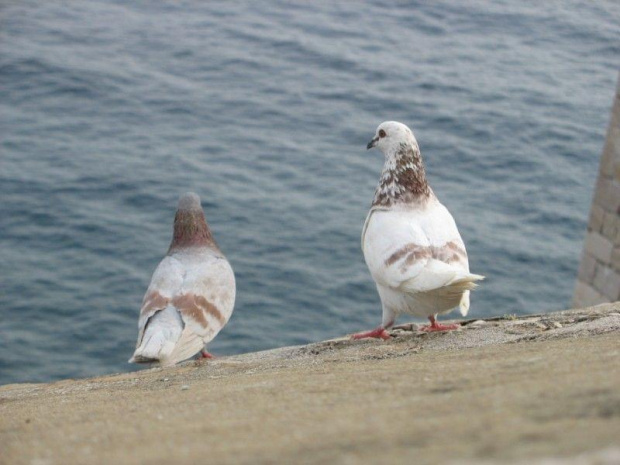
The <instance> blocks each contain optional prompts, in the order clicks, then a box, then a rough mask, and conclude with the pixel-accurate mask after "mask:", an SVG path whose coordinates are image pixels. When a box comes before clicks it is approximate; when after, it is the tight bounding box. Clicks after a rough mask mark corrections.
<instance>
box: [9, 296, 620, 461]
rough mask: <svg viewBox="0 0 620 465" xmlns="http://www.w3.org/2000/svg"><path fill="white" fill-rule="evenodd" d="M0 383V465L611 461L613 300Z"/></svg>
mask: <svg viewBox="0 0 620 465" xmlns="http://www.w3.org/2000/svg"><path fill="white" fill-rule="evenodd" d="M415 329H416V327H415V325H409V326H405V328H404V329H397V330H394V331H393V332H392V334H393V336H395V337H394V338H393V339H392V340H391V341H387V342H383V341H377V340H372V341H355V342H352V341H349V340H348V339H338V340H333V341H326V342H321V343H317V344H311V345H308V346H303V347H288V348H283V349H277V350H272V351H266V352H259V353H252V354H245V355H240V356H234V357H225V358H221V359H216V360H214V361H200V362H188V363H186V364H184V365H182V366H179V367H176V368H169V369H158V368H156V369H151V370H145V371H141V372H138V373H129V374H121V375H114V376H105V377H100V378H93V379H85V380H77V381H76V380H67V381H62V382H57V383H52V384H37V385H34V384H25V385H24V384H22V385H15V384H14V385H8V386H4V387H1V388H0V451H2V452H1V453H0V462H1V463H6V464H28V465H31V464H32V465H44V464H49V465H52V464H62V465H64V464H73V463H80V464H112V463H114V464H125V463H127V464H138V463H148V464H171V463H174V464H196V463H209V464H219V463H240V464H243V463H247V464H262V463H265V464H267V463H270V464H271V463H282V464H306V463H308V464H309V463H313V464H314V463H316V464H347V465H348V464H358V463H407V464H410V463H530V461H531V459H534V458H535V459H538V460H542V459H544V460H545V462H544V463H550V464H555V463H575V464H576V463H580V464H581V463H601V464H604V463H619V462H620V439H619V438H620V362H619V360H620V303H616V304H606V305H600V306H598V307H592V308H589V309H584V310H572V311H566V312H558V313H553V314H547V315H542V316H530V317H524V318H510V317H506V318H496V319H490V320H478V321H474V320H470V321H468V322H466V324H465V325H464V326H463V328H462V329H461V330H459V331H456V332H451V333H441V334H421V333H418V332H417V331H415Z"/></svg>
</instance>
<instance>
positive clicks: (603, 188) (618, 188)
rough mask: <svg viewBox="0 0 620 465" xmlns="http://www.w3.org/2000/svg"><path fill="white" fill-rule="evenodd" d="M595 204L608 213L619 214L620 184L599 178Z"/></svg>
mask: <svg viewBox="0 0 620 465" xmlns="http://www.w3.org/2000/svg"><path fill="white" fill-rule="evenodd" d="M594 204H595V205H598V206H600V207H602V208H603V210H605V211H606V212H614V213H618V208H619V207H620V183H619V182H616V181H614V180H613V179H605V178H599V180H598V182H597V183H596V191H595V193H594Z"/></svg>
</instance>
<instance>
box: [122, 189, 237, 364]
mask: <svg viewBox="0 0 620 465" xmlns="http://www.w3.org/2000/svg"><path fill="white" fill-rule="evenodd" d="M234 304H235V275H234V274H233V270H232V268H231V266H230V264H229V263H228V260H226V257H224V254H222V252H221V251H220V249H219V248H218V247H217V244H216V243H215V240H214V239H213V236H212V235H211V230H210V229H209V226H208V225H207V222H206V220H205V215H204V212H203V211H202V206H201V204H200V198H199V197H198V196H197V195H196V194H194V193H187V194H184V195H182V196H181V198H180V199H179V207H178V209H177V212H176V215H175V217H174V235H173V238H172V243H171V244H170V248H169V249H168V254H167V255H166V256H165V257H164V259H163V260H162V261H161V262H160V263H159V266H158V267H157V269H156V270H155V272H154V273H153V277H152V278H151V284H150V285H149V288H148V289H147V291H146V294H145V296H144V300H143V301H142V308H141V309H140V319H139V321H138V328H139V333H138V342H137V344H136V351H135V353H134V354H133V357H131V359H130V360H129V362H136V363H149V362H159V363H160V364H161V365H163V366H170V365H174V364H175V363H178V362H180V361H182V360H185V359H187V358H190V357H192V356H193V355H195V354H196V353H198V352H200V351H202V355H203V357H207V358H211V354H209V353H208V352H206V351H205V350H204V347H205V344H207V343H208V342H210V341H211V340H212V339H213V338H214V337H215V336H216V335H217V333H219V332H220V330H221V329H222V328H223V327H224V325H225V324H226V323H227V322H228V320H229V318H230V315H231V314H232V311H233V307H234Z"/></svg>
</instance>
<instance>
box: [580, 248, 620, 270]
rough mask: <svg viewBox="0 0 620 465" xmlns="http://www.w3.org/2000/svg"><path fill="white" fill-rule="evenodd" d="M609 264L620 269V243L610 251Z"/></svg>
mask: <svg viewBox="0 0 620 465" xmlns="http://www.w3.org/2000/svg"><path fill="white" fill-rule="evenodd" d="M610 265H611V267H612V268H613V269H614V270H616V271H620V244H618V245H617V246H616V247H615V248H614V250H613V252H612V253H611V262H610ZM580 269H581V268H580Z"/></svg>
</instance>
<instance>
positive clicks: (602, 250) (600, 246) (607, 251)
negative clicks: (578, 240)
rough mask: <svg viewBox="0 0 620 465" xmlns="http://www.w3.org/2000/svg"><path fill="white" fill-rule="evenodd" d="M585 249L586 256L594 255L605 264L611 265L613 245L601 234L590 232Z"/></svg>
mask: <svg viewBox="0 0 620 465" xmlns="http://www.w3.org/2000/svg"><path fill="white" fill-rule="evenodd" d="M583 247H584V251H585V253H586V254H590V255H592V256H593V257H594V258H596V259H597V260H599V261H601V262H603V263H609V261H610V260H611V251H612V250H613V243H612V242H611V241H610V240H609V239H607V238H605V237H603V236H602V235H601V234H600V233H597V232H595V231H590V232H588V234H587V235H586V240H585V242H584V245H583Z"/></svg>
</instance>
